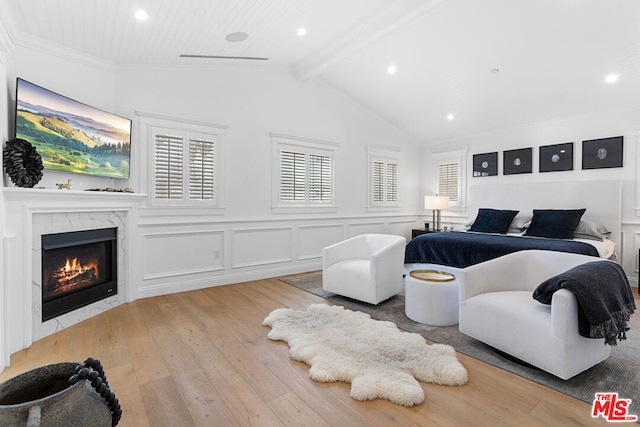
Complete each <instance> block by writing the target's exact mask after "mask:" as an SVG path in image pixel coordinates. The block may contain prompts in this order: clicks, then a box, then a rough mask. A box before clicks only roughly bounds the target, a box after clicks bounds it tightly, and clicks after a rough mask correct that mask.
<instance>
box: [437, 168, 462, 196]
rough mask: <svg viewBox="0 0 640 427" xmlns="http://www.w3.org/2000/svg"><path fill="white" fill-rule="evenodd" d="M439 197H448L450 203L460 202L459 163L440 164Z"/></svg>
mask: <svg viewBox="0 0 640 427" xmlns="http://www.w3.org/2000/svg"><path fill="white" fill-rule="evenodd" d="M438 195H439V196H448V197H449V202H458V201H459V200H460V165H459V163H458V162H441V163H439V164H438Z"/></svg>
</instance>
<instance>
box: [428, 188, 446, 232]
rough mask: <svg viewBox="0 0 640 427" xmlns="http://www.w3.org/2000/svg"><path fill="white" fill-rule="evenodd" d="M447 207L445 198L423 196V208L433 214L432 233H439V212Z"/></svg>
mask: <svg viewBox="0 0 640 427" xmlns="http://www.w3.org/2000/svg"><path fill="white" fill-rule="evenodd" d="M448 207H449V197H447V196H424V208H425V209H431V211H432V212H433V231H440V211H441V210H442V209H447V208H448Z"/></svg>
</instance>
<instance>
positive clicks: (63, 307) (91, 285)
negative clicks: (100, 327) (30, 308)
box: [41, 228, 118, 322]
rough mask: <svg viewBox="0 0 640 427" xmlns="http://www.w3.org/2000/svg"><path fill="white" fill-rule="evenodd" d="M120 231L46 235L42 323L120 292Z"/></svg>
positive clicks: (43, 265) (104, 229)
mask: <svg viewBox="0 0 640 427" xmlns="http://www.w3.org/2000/svg"><path fill="white" fill-rule="evenodd" d="M117 235H118V229H117V228H102V229H93V230H83V231H72V232H67V233H56V234H43V235H42V236H41V239H42V321H43V322H44V321H47V320H50V319H53V318H55V317H57V316H60V315H62V314H65V313H68V312H70V311H73V310H76V309H78V308H80V307H84V306H86V305H89V304H91V303H94V302H96V301H100V300H102V299H104V298H107V297H110V296H112V295H116V294H117V293H118V271H117V269H118V262H117V257H118V253H117V246H118V245H117Z"/></svg>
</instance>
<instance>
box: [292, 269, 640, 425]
mask: <svg viewBox="0 0 640 427" xmlns="http://www.w3.org/2000/svg"><path fill="white" fill-rule="evenodd" d="M280 280H282V281H283V282H285V283H288V284H290V285H293V286H295V287H297V288H300V289H303V290H305V291H308V292H311V293H313V294H315V295H318V296H321V297H323V298H326V299H328V300H331V301H333V302H335V303H337V304H340V305H343V306H345V307H347V308H350V309H352V310H358V311H362V312H365V313H368V314H369V315H371V317H373V318H375V319H379V320H388V321H391V322H393V323H395V324H396V325H398V327H399V328H400V329H403V330H405V331H409V332H415V333H418V334H420V335H422V336H423V337H425V338H426V339H427V340H429V341H432V342H435V343H441V344H449V345H451V346H453V348H455V349H456V350H457V351H459V352H460V353H463V354H466V355H467V356H471V357H473V358H475V359H478V360H481V361H483V362H485V363H489V364H491V365H493V366H496V367H498V368H501V369H504V370H506V371H509V372H513V373H514V374H517V375H520V376H522V377H524V378H528V379H530V380H532V381H535V382H537V383H539V384H542V385H545V386H547V387H549V388H552V389H554V390H557V391H560V392H562V393H564V394H568V395H569V396H573V397H575V398H577V399H580V400H582V401H584V402H587V403H592V402H593V399H594V396H595V393H597V392H617V393H618V395H619V397H620V398H624V399H631V400H632V403H631V406H630V408H629V413H630V414H634V415H638V416H640V310H636V312H635V313H634V315H633V316H632V317H631V322H630V324H629V326H631V329H630V330H629V331H628V332H627V340H626V341H622V342H621V343H619V344H618V345H617V346H614V347H612V348H611V356H610V357H609V358H608V359H607V360H605V361H603V362H601V363H599V364H598V365H596V366H594V367H592V368H590V369H588V370H586V371H585V372H582V373H580V374H578V375H576V376H575V377H573V378H571V379H569V380H567V381H564V380H561V379H560V378H557V377H555V376H553V375H551V374H548V373H546V372H544V371H541V370H539V369H536V368H534V367H531V366H526V365H524V364H520V363H517V362H515V361H512V360H509V359H507V358H505V357H503V356H501V355H500V354H498V353H497V352H495V351H494V350H493V349H492V348H491V347H489V346H487V345H486V344H483V343H481V342H479V341H477V340H475V339H473V338H470V337H468V336H466V335H464V334H463V333H461V332H460V331H459V330H458V325H455V326H446V327H439V326H429V325H424V324H421V323H417V322H414V321H413V320H411V319H409V318H408V317H407V316H406V315H405V313H404V291H403V292H401V293H400V294H398V295H396V296H394V297H392V298H390V299H388V300H387V301H384V302H381V303H380V304H378V305H377V306H375V305H371V304H367V303H363V302H360V301H356V300H352V299H350V298H345V297H341V296H340V295H336V294H333V293H330V292H326V291H324V290H323V289H322V273H321V272H314V273H309V274H305V275H301V276H296V277H290V278H286V279H280ZM635 292H637V290H636V289H634V293H635ZM603 345H604V342H603Z"/></svg>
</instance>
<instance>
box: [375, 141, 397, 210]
mask: <svg viewBox="0 0 640 427" xmlns="http://www.w3.org/2000/svg"><path fill="white" fill-rule="evenodd" d="M368 152H369V188H370V198H369V207H370V208H376V207H378V208H390V207H391V208H396V207H397V206H398V163H399V161H398V157H399V153H398V152H395V151H389V150H381V149H373V148H370V149H368Z"/></svg>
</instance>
